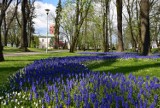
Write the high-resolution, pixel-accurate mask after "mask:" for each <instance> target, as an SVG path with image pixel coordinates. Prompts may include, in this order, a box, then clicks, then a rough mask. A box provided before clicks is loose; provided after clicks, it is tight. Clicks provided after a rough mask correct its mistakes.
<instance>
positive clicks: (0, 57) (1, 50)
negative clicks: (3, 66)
mask: <svg viewBox="0 0 160 108" xmlns="http://www.w3.org/2000/svg"><path fill="white" fill-rule="evenodd" d="M1 61H4V56H3V45H2V39H1V26H0V62H1Z"/></svg>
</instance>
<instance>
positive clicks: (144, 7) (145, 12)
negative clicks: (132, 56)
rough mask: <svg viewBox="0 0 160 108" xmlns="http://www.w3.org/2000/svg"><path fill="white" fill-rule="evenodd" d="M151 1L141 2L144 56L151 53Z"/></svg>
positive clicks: (142, 0)
mask: <svg viewBox="0 0 160 108" xmlns="http://www.w3.org/2000/svg"><path fill="white" fill-rule="evenodd" d="M149 10H150V3H149V0H141V3H140V16H141V37H142V55H148V54H149V51H150V24H149Z"/></svg>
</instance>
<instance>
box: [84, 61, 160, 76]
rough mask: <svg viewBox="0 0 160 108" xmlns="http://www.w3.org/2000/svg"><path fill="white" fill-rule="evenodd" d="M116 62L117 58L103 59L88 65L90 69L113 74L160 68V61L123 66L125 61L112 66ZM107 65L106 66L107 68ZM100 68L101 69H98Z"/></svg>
mask: <svg viewBox="0 0 160 108" xmlns="http://www.w3.org/2000/svg"><path fill="white" fill-rule="evenodd" d="M114 62H116V60H114V61H102V62H99V63H92V64H89V65H88V66H87V67H88V68H89V69H90V70H96V71H99V72H111V73H113V74H116V73H123V74H129V73H132V72H136V71H139V70H144V69H147V68H155V69H157V68H160V63H154V64H142V65H132V64H131V65H127V66H123V62H122V64H120V65H117V66H112V64H113V63H114ZM107 66H111V67H112V68H107ZM105 67H106V68H105ZM98 69H100V70H98Z"/></svg>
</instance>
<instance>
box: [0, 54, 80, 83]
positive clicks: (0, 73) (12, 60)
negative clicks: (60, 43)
mask: <svg viewBox="0 0 160 108" xmlns="http://www.w3.org/2000/svg"><path fill="white" fill-rule="evenodd" d="M75 55H79V54H76V53H68V52H52V53H48V54H45V53H44V54H37V55H25V56H14V57H5V61H4V62H0V86H2V84H4V83H5V82H6V81H7V78H8V77H9V76H10V75H12V74H13V73H16V72H17V71H18V70H19V69H21V68H23V67H25V66H27V65H28V64H31V63H33V61H35V60H40V59H45V58H49V57H64V56H75Z"/></svg>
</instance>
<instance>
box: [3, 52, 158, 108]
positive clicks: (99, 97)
mask: <svg viewBox="0 0 160 108" xmlns="http://www.w3.org/2000/svg"><path fill="white" fill-rule="evenodd" d="M120 57H122V56H119V55H115V54H113V55H104V56H81V57H60V58H49V59H44V60H38V61H35V62H34V63H33V64H31V65H28V66H27V67H25V68H24V69H22V70H19V72H17V73H16V74H15V75H13V76H11V77H10V79H9V84H8V86H7V89H6V90H4V91H3V93H4V94H5V95H4V96H1V97H0V102H1V107H2V108H3V107H4V108H8V107H11V108H12V107H15V106H16V107H20V106H21V107H22V106H23V107H24V108H25V107H27V106H31V107H33V108H34V107H38V108H40V107H42V108H44V107H46V108H49V107H53V108H66V107H67V108H69V107H73V108H80V107H85V108H110V107H115V108H121V107H123V108H130V107H137V108H139V107H142V108H147V107H150V108H155V107H160V98H159V96H160V80H159V79H158V78H156V77H154V78H150V77H149V76H146V78H142V77H138V78H136V77H135V76H133V75H132V74H130V75H129V76H128V77H126V76H124V75H123V74H121V73H117V74H115V75H113V74H111V73H102V74H100V73H99V72H92V71H90V70H89V69H88V68H87V67H86V66H84V65H83V64H82V63H83V62H86V61H90V60H108V59H111V60H112V59H117V58H120ZM130 57H131V56H130Z"/></svg>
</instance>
